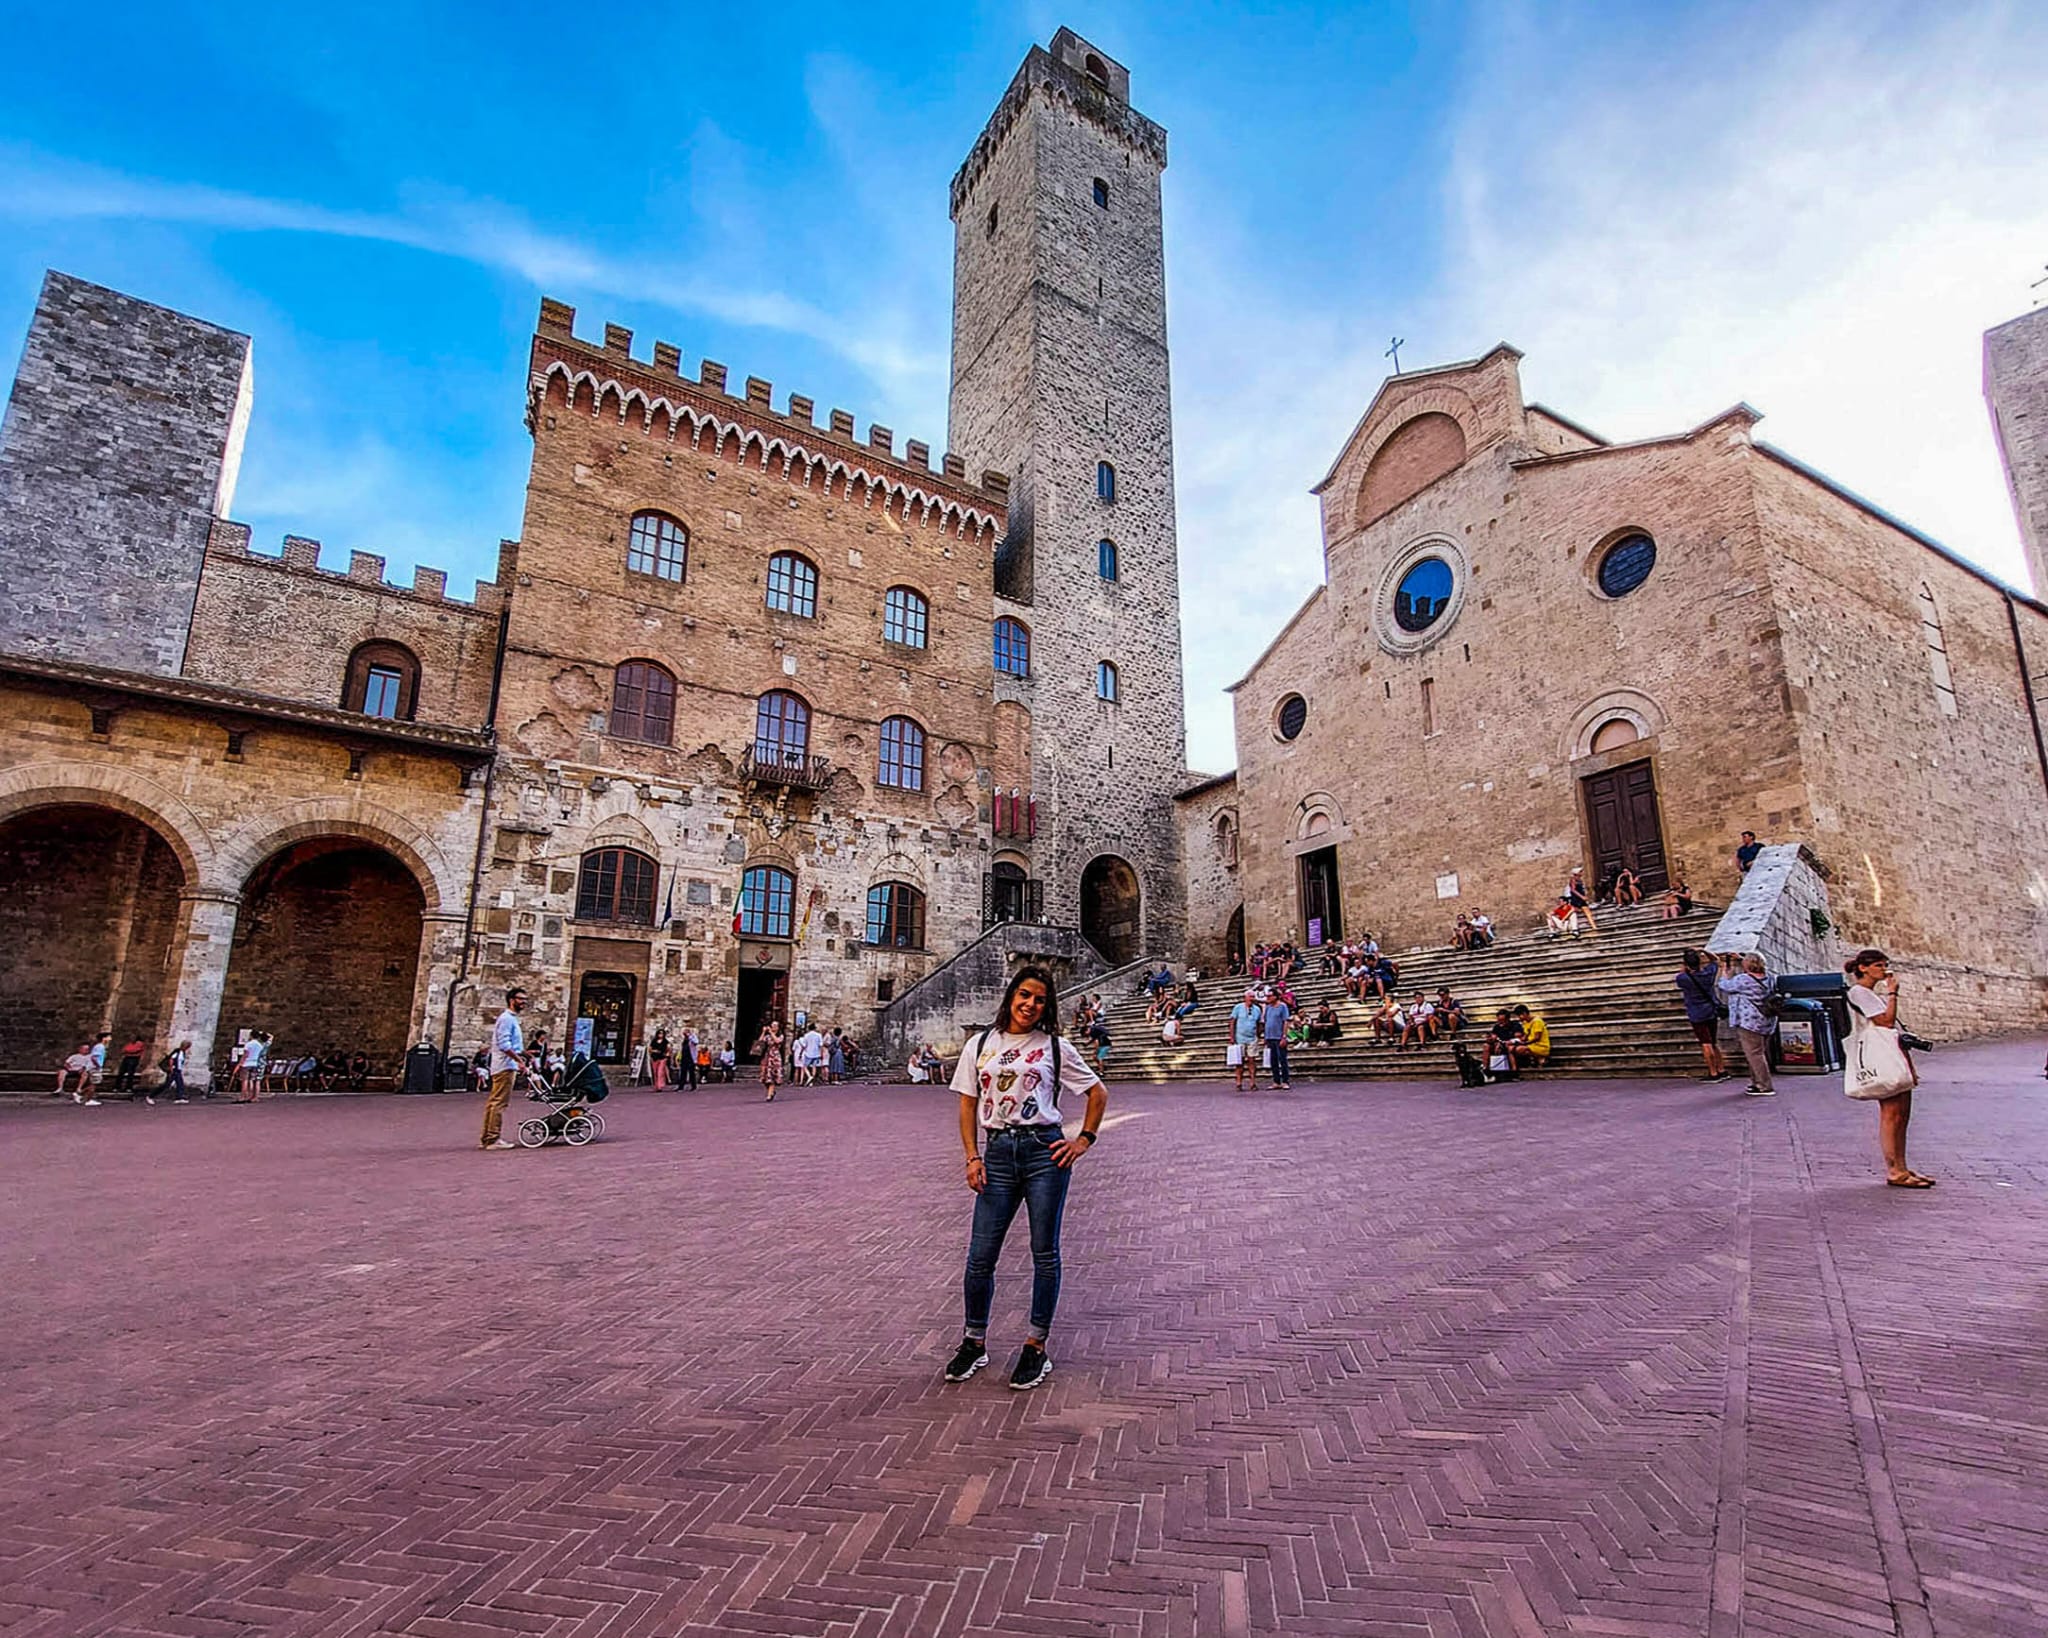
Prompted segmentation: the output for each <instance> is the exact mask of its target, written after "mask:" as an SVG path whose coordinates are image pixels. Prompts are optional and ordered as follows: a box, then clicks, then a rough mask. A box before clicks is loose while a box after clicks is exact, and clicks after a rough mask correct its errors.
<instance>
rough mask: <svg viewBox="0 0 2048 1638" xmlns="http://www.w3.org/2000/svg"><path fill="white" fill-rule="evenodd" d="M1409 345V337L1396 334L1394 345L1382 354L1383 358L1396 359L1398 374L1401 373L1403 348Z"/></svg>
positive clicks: (1395, 367) (1395, 365)
mask: <svg viewBox="0 0 2048 1638" xmlns="http://www.w3.org/2000/svg"><path fill="white" fill-rule="evenodd" d="M1407 345H1408V338H1407V337H1405V336H1396V337H1394V344H1393V346H1391V347H1389V348H1388V349H1387V350H1386V352H1385V353H1383V354H1381V356H1382V357H1383V358H1391V359H1392V360H1393V361H1394V373H1395V374H1396V375H1399V374H1400V373H1401V349H1402V348H1403V347H1405V346H1407Z"/></svg>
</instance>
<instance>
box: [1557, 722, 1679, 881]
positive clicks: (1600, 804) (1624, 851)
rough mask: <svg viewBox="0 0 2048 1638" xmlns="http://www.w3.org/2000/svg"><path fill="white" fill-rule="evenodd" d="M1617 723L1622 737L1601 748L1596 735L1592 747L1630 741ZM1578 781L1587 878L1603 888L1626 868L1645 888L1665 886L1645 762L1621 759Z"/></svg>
mask: <svg viewBox="0 0 2048 1638" xmlns="http://www.w3.org/2000/svg"><path fill="white" fill-rule="evenodd" d="M1613 726H1614V725H1613V724H1608V725H1605V726H1603V727H1602V728H1601V730H1600V733H1601V734H1603V735H1606V734H1608V733H1609V729H1611V728H1612V727H1613ZM1622 727H1624V728H1628V729H1629V734H1628V737H1627V738H1626V739H1622V738H1620V737H1619V735H1618V734H1615V735H1612V736H1610V737H1609V740H1608V743H1607V744H1606V745H1605V746H1603V744H1602V741H1601V739H1600V738H1598V737H1596V738H1595V739H1594V741H1593V743H1594V746H1595V748H1596V749H1603V748H1604V749H1613V748H1616V747H1618V746H1621V745H1627V744H1632V743H1634V740H1635V738H1636V735H1635V732H1634V730H1633V727H1632V726H1631V725H1629V724H1626V723H1624V724H1622ZM1579 783H1580V786H1581V788H1582V789H1583V791H1584V793H1585V803H1586V836H1587V840H1588V842H1589V843H1590V846H1589V848H1588V852H1589V853H1590V855H1591V857H1590V858H1589V859H1588V860H1587V861H1586V863H1587V865H1588V869H1587V872H1586V875H1587V877H1588V879H1589V880H1590V881H1591V882H1592V883H1593V885H1594V886H1595V887H1596V888H1600V889H1603V890H1604V889H1605V887H1606V886H1607V884H1608V883H1609V882H1611V881H1612V880H1613V879H1614V877H1615V873H1616V872H1617V871H1620V870H1622V869H1624V868H1626V869H1629V870H1633V871H1634V872H1635V873H1636V875H1637V876H1638V877H1639V878H1640V879H1641V881H1642V885H1643V890H1644V891H1645V892H1650V893H1658V892H1662V891H1663V890H1664V889H1665V888H1666V887H1667V886H1669V885H1670V875H1669V871H1668V868H1667V864H1666V860H1665V857H1664V826H1663V822H1662V820H1661V819H1660V818H1659V817H1658V811H1657V776H1656V773H1655V771H1654V769H1653V768H1652V766H1651V764H1650V763H1649V762H1648V761H1643V762H1627V763H1624V764H1623V765H1622V766H1620V767H1619V768H1607V769H1604V770H1603V771H1601V772H1600V773H1594V774H1587V775H1586V776H1585V778H1583V779H1582V780H1580V782H1579Z"/></svg>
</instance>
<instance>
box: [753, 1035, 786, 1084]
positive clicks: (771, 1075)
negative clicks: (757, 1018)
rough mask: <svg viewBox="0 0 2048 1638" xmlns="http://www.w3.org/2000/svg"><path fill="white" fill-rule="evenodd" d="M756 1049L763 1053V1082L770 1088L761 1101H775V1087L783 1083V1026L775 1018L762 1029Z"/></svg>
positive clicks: (755, 1045)
mask: <svg viewBox="0 0 2048 1638" xmlns="http://www.w3.org/2000/svg"><path fill="white" fill-rule="evenodd" d="M754 1050H755V1051H756V1052H758V1053H759V1054H760V1055H761V1084H762V1085H763V1086H765V1087H766V1088H767V1089H768V1096H767V1097H765V1098H763V1099H762V1100H761V1101H762V1102H763V1103H773V1102H774V1101H775V1089H776V1088H777V1087H778V1086H780V1085H781V1084H782V1026H781V1025H780V1024H778V1023H776V1022H775V1020H774V1019H772V1018H771V1019H769V1020H768V1027H767V1028H766V1029H764V1030H762V1031H761V1038H760V1039H759V1040H757V1041H756V1042H755V1043H754Z"/></svg>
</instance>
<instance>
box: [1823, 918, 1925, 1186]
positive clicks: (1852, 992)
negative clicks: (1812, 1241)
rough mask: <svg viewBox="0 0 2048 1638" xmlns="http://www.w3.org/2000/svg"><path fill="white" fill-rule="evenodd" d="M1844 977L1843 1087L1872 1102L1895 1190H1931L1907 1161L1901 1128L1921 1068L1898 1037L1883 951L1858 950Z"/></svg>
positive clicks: (1895, 1001) (1892, 982) (1893, 980)
mask: <svg viewBox="0 0 2048 1638" xmlns="http://www.w3.org/2000/svg"><path fill="white" fill-rule="evenodd" d="M1844 971H1846V972H1847V973H1848V975H1849V1052H1848V1060H1849V1061H1848V1066H1847V1068H1845V1069H1844V1070H1843V1072H1842V1090H1843V1091H1845V1092H1847V1093H1848V1094H1849V1096H1850V1097H1852V1098H1871V1099H1875V1100H1877V1142H1878V1147H1879V1148H1880V1149H1882V1150H1883V1151H1884V1174H1885V1176H1884V1180H1885V1182H1887V1183H1888V1184H1890V1185H1891V1186H1892V1187H1893V1188H1895V1189H1931V1188H1933V1187H1934V1179H1933V1178H1931V1177H1925V1176H1923V1175H1922V1174H1920V1173H1919V1172H1916V1171H1914V1170H1913V1169H1912V1168H1911V1167H1909V1166H1908V1165H1907V1164H1906V1126H1907V1124H1908V1122H1910V1121H1911V1120H1912V1118H1913V1088H1914V1087H1916V1086H1918V1085H1919V1084H1920V1072H1919V1071H1918V1070H1916V1069H1915V1068H1914V1067H1913V1058H1912V1055H1911V1054H1910V1053H1908V1052H1907V1051H1906V1049H1905V1047H1904V1046H1902V1045H1901V1044H1900V1041H1899V981H1898V978H1897V976H1896V975H1894V974H1893V973H1892V971H1891V961H1890V958H1889V957H1888V956H1886V954H1885V953H1884V951H1882V950H1859V951H1858V952H1857V953H1856V954H1855V955H1854V956H1852V957H1850V959H1849V961H1848V963H1847V964H1846V966H1845V967H1844Z"/></svg>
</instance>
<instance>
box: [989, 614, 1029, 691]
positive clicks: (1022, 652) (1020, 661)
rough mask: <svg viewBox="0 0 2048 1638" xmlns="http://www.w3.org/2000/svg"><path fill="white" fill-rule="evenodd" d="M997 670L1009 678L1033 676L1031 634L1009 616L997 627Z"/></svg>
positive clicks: (1004, 617) (1018, 621)
mask: <svg viewBox="0 0 2048 1638" xmlns="http://www.w3.org/2000/svg"><path fill="white" fill-rule="evenodd" d="M995 633H996V669H997V670H998V671H1000V672H1002V673H1003V674H1004V675H1005V676H1007V677H1028V676H1030V675H1031V633H1030V632H1029V631H1027V630H1025V629H1024V623H1023V622H1022V621H1021V620H1012V619H1011V618H1010V617H1009V616H1008V615H1007V614H1006V615H1004V616H1003V617H1002V619H1000V620H998V621H997V622H996V625H995Z"/></svg>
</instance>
